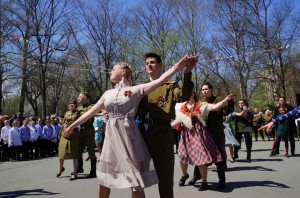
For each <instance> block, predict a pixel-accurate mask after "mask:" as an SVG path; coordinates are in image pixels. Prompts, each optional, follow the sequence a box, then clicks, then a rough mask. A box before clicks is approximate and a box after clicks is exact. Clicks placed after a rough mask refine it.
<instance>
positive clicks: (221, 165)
mask: <svg viewBox="0 0 300 198" xmlns="http://www.w3.org/2000/svg"><path fill="white" fill-rule="evenodd" d="M212 93H213V86H212V85H211V84H210V83H209V82H206V83H204V84H203V85H202V94H203V97H202V98H201V99H200V101H203V102H208V103H210V104H216V103H218V102H220V101H222V99H221V97H219V96H215V95H213V94H212ZM223 111H224V109H223V108H221V109H219V110H218V111H210V112H209V114H208V118H207V123H206V124H207V129H208V130H209V132H210V133H211V134H212V138H213V140H214V141H215V143H216V145H217V147H218V150H219V152H220V153H221V155H222V159H223V161H221V162H217V163H215V165H216V167H217V173H218V177H219V186H218V190H221V189H224V188H225V187H226V184H225V180H226V178H225V169H226V158H227V156H226V150H225V134H224V125H223ZM200 178H201V175H200V172H199V169H198V167H195V169H194V177H193V178H192V179H191V181H189V184H191V185H193V184H195V182H196V181H197V180H199V179H200Z"/></svg>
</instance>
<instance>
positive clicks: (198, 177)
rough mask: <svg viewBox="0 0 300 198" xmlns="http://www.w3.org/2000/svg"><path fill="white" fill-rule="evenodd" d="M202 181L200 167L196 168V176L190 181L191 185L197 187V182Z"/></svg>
mask: <svg viewBox="0 0 300 198" xmlns="http://www.w3.org/2000/svg"><path fill="white" fill-rule="evenodd" d="M200 179H201V174H200V171H199V168H198V166H195V168H194V176H193V178H192V179H191V180H190V181H189V185H195V183H196V181H197V180H200Z"/></svg>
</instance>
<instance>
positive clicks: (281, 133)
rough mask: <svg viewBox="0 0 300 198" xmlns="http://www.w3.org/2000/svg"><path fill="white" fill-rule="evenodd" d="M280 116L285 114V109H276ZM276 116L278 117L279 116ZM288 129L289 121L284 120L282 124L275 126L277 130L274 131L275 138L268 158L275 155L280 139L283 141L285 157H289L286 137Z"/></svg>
mask: <svg viewBox="0 0 300 198" xmlns="http://www.w3.org/2000/svg"><path fill="white" fill-rule="evenodd" d="M278 111H279V113H280V115H283V114H285V113H286V111H285V108H283V107H280V108H279V109H278ZM280 115H278V116H280ZM289 128H290V120H289V119H287V120H284V121H282V122H280V123H279V124H278V126H277V130H276V136H275V141H274V143H273V147H272V151H271V153H270V156H274V155H275V148H276V147H277V146H278V144H279V142H280V140H281V139H283V140H284V144H285V156H286V157H289V154H288V153H289V152H288V151H289V143H288V137H289Z"/></svg>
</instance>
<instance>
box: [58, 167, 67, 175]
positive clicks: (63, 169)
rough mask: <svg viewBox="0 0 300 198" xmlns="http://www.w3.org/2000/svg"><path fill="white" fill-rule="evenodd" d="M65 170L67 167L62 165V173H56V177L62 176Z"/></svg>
mask: <svg viewBox="0 0 300 198" xmlns="http://www.w3.org/2000/svg"><path fill="white" fill-rule="evenodd" d="M64 171H65V168H64V167H62V170H61V172H60V173H57V174H56V177H60V176H61V174H62V173H63V172H64Z"/></svg>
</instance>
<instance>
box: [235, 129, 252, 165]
mask: <svg viewBox="0 0 300 198" xmlns="http://www.w3.org/2000/svg"><path fill="white" fill-rule="evenodd" d="M243 134H244V138H245V144H246V149H247V159H251V149H252V133H251V132H243V133H242V132H236V133H235V138H236V140H237V141H238V142H239V143H240V145H242V144H241V143H242V135H243ZM239 149H241V146H234V148H233V151H234V157H235V158H237V157H238V150H239Z"/></svg>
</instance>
